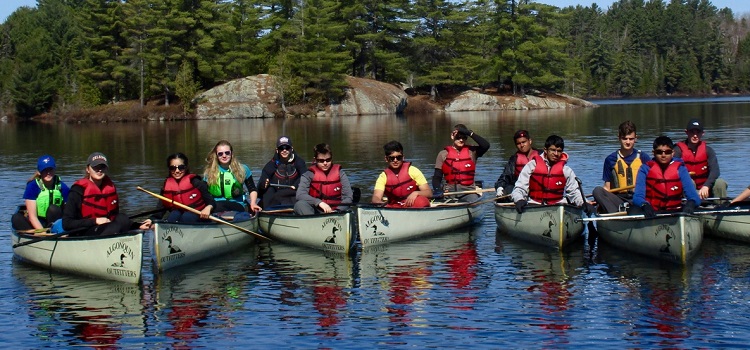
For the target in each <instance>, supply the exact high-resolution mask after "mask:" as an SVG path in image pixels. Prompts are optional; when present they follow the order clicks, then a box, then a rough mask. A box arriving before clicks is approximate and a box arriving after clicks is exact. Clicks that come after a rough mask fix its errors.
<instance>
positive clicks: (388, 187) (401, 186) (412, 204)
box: [372, 141, 432, 208]
mask: <svg viewBox="0 0 750 350" xmlns="http://www.w3.org/2000/svg"><path fill="white" fill-rule="evenodd" d="M383 151H384V152H385V162H386V163H388V167H387V168H385V170H383V172H382V173H380V176H378V179H377V180H376V181H375V189H374V190H373V192H372V203H374V204H383V196H386V197H388V203H387V204H386V207H389V208H423V207H429V206H430V198H431V197H432V189H430V185H429V184H427V179H426V178H425V177H424V174H422V171H420V170H419V169H417V167H415V166H412V165H411V163H409V162H404V146H402V145H401V143H400V142H398V141H391V142H388V143H386V144H385V145H384V146H383Z"/></svg>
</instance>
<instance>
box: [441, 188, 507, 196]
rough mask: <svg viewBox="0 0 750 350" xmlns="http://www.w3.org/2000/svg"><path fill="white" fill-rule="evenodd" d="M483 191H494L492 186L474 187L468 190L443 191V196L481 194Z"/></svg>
mask: <svg viewBox="0 0 750 350" xmlns="http://www.w3.org/2000/svg"><path fill="white" fill-rule="evenodd" d="M485 192H495V189H494V188H485V189H481V188H480V189H476V190H470V191H457V192H444V193H443V197H444V196H460V195H462V194H481V193H485Z"/></svg>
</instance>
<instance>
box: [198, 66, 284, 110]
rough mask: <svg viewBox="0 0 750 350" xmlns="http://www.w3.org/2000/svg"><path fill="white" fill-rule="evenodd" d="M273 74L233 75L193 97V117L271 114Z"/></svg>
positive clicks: (275, 96) (275, 104)
mask: <svg viewBox="0 0 750 350" xmlns="http://www.w3.org/2000/svg"><path fill="white" fill-rule="evenodd" d="M279 98H280V97H279V93H278V91H277V90H276V88H275V86H274V78H273V76H271V75H268V74H259V75H256V76H249V77H245V78H240V79H235V80H232V81H230V82H227V83H225V84H222V85H219V86H216V87H214V88H212V89H209V90H207V91H205V92H203V93H201V94H199V95H198V96H197V97H196V101H197V102H196V109H195V117H196V118H197V119H230V118H233V119H236V118H271V117H274V116H275V113H274V111H276V110H278V101H279Z"/></svg>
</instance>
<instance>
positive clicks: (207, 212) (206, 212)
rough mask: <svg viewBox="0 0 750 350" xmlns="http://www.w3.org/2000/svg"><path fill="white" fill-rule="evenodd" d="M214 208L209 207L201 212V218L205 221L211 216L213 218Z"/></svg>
mask: <svg viewBox="0 0 750 350" xmlns="http://www.w3.org/2000/svg"><path fill="white" fill-rule="evenodd" d="M213 208H214V207H213V206H211V205H207V206H206V207H205V208H203V210H201V215H200V218H201V219H203V220H207V219H208V217H209V216H211V210H213Z"/></svg>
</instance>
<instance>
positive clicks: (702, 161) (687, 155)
mask: <svg viewBox="0 0 750 350" xmlns="http://www.w3.org/2000/svg"><path fill="white" fill-rule="evenodd" d="M677 147H679V148H680V150H682V161H683V162H685V167H686V168H687V170H688V171H689V172H691V173H693V174H691V175H690V178H692V179H693V181H695V188H696V189H700V188H701V187H702V186H703V184H704V183H705V182H706V179H708V170H709V169H708V153H707V152H706V143H705V142H702V141H701V143H699V144H698V149H696V150H695V153H693V151H691V150H690V148H688V145H687V144H686V143H685V142H684V141H680V142H678V143H677Z"/></svg>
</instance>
